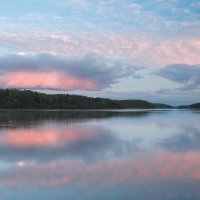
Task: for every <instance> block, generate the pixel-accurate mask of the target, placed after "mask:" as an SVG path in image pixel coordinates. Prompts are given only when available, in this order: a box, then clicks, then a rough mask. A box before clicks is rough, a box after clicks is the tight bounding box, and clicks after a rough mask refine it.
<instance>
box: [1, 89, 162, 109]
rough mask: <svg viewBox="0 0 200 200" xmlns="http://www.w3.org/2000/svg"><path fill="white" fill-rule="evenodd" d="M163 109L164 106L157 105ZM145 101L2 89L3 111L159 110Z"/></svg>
mask: <svg viewBox="0 0 200 200" xmlns="http://www.w3.org/2000/svg"><path fill="white" fill-rule="evenodd" d="M157 105H159V106H161V107H163V106H165V105H163V104H157ZM157 105H156V104H152V103H150V102H148V101H143V100H112V99H108V98H98V97H97V98H93V97H86V96H81V95H71V94H46V93H39V92H34V91H31V90H18V89H1V90H0V108H1V109H126V108H144V109H145V108H149V109H153V108H157Z"/></svg>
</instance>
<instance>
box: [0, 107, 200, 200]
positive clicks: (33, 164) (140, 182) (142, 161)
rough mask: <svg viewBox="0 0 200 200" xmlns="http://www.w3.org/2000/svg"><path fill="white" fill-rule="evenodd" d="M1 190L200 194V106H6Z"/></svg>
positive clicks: (47, 196) (9, 197)
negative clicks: (70, 108)
mask: <svg viewBox="0 0 200 200" xmlns="http://www.w3.org/2000/svg"><path fill="white" fill-rule="evenodd" d="M0 196H1V199H3V200H33V199H34V200H35V199H36V200H38V199H42V200H66V199H73V200H93V199H95V200H133V199H135V200H147V199H152V200H194V199H195V200H196V199H200V111H190V110H125V111H122V110H102V111H97V110H96V111H89V110H88V111H87V110H86V111H58V110H49V111H44V110H38V111H30V110H21V111H20V110H15V111H9V110H2V111H0Z"/></svg>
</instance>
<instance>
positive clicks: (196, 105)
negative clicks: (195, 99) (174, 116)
mask: <svg viewBox="0 0 200 200" xmlns="http://www.w3.org/2000/svg"><path fill="white" fill-rule="evenodd" d="M177 108H179V109H200V103H194V104H191V105H183V106H178V107H177Z"/></svg>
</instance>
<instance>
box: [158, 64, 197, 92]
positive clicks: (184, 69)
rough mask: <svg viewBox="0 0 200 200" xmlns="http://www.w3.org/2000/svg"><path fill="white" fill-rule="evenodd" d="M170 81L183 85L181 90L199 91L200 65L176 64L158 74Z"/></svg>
mask: <svg viewBox="0 0 200 200" xmlns="http://www.w3.org/2000/svg"><path fill="white" fill-rule="evenodd" d="M156 75H159V76H161V77H163V78H165V79H168V80H170V81H174V82H177V83H180V84H181V87H180V89H181V90H193V89H198V88H199V86H200V65H199V64H198V65H186V64H174V65H168V66H166V67H164V68H162V69H160V70H159V71H157V72H156Z"/></svg>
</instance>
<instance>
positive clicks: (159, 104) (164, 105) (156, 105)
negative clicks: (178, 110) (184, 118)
mask: <svg viewBox="0 0 200 200" xmlns="http://www.w3.org/2000/svg"><path fill="white" fill-rule="evenodd" d="M153 105H154V107H155V108H160V109H172V108H174V107H173V106H170V105H167V104H162V103H154V104H153Z"/></svg>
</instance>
